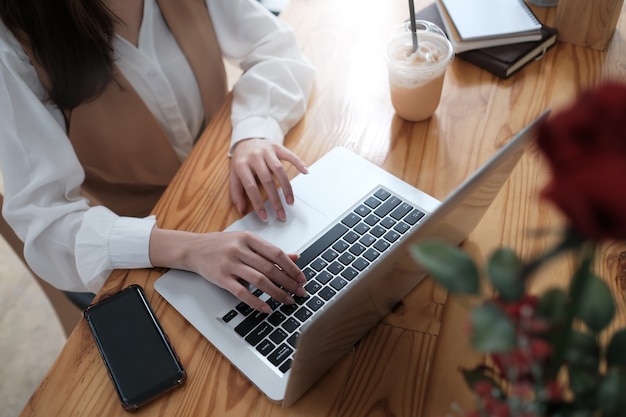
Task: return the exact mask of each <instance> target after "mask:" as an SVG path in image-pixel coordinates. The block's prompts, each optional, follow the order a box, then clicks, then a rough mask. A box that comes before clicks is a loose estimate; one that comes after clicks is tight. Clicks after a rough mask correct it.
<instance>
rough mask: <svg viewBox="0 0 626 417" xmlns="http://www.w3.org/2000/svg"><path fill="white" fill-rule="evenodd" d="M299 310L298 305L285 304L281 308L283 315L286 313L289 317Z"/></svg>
mask: <svg viewBox="0 0 626 417" xmlns="http://www.w3.org/2000/svg"><path fill="white" fill-rule="evenodd" d="M297 309H298V305H297V304H283V305H282V306H280V308H279V310H280V311H282V312H283V313H285V314H286V315H288V316H289V315H291V313H293V312H294V311H296V310H297Z"/></svg>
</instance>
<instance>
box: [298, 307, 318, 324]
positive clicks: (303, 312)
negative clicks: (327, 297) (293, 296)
mask: <svg viewBox="0 0 626 417" xmlns="http://www.w3.org/2000/svg"><path fill="white" fill-rule="evenodd" d="M312 315H313V313H312V312H311V310H309V309H308V308H306V307H301V308H300V309H298V311H296V312H295V313H293V316H294V317H295V318H297V319H298V320H300V321H301V322H303V323H304V322H305V321H307V320H308V319H309V318H311V316H312Z"/></svg>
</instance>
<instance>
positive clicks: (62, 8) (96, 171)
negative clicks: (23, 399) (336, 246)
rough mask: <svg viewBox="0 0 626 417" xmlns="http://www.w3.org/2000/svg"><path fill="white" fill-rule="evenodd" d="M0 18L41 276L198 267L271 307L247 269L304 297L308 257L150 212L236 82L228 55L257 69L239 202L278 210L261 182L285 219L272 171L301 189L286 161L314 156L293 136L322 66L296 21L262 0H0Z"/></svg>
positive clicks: (15, 203) (235, 193)
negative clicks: (300, 264)
mask: <svg viewBox="0 0 626 417" xmlns="http://www.w3.org/2000/svg"><path fill="white" fill-rule="evenodd" d="M0 17H1V19H2V22H3V24H2V25H0V91H1V92H0V168H1V169H2V173H3V177H4V183H5V184H4V186H5V204H4V207H3V215H4V216H5V218H6V219H7V222H8V223H9V224H11V226H12V228H13V229H14V230H15V232H16V233H17V235H18V236H19V237H20V238H21V239H22V240H23V241H24V243H25V256H26V259H27V260H28V262H29V265H30V266H31V268H32V269H33V271H35V273H37V274H38V275H39V276H41V277H42V278H43V279H45V280H47V281H48V282H50V283H51V284H53V285H54V286H56V287H57V288H60V289H63V290H67V291H85V290H89V291H92V292H96V291H98V290H99V288H100V287H101V286H102V285H103V283H104V281H105V280H106V278H107V277H108V275H109V274H110V272H111V271H112V270H113V269H120V268H122V269H123V268H143V267H152V266H160V267H167V268H178V269H185V270H190V271H194V272H196V273H198V274H200V275H202V276H204V277H205V278H206V279H207V280H209V281H210V282H213V283H214V284H216V285H219V286H220V287H223V288H225V289H227V290H228V291H230V292H231V293H233V294H235V295H236V296H237V297H239V298H240V299H241V300H242V301H244V302H246V303H248V304H249V305H251V306H252V307H254V308H256V309H258V310H261V311H266V312H269V311H270V309H269V306H268V305H267V304H265V303H263V302H261V301H260V300H258V299H257V298H255V297H253V296H252V295H251V294H250V293H249V291H248V290H247V288H246V287H245V286H244V285H242V284H241V282H240V279H241V280H244V281H247V282H249V283H251V284H253V285H254V286H256V287H258V288H260V289H262V290H264V291H266V292H267V293H268V294H270V295H271V296H272V297H274V298H275V299H277V300H278V301H281V302H284V303H292V302H293V298H292V295H291V294H296V295H304V294H305V291H304V289H303V288H302V284H303V283H304V281H305V279H304V275H303V274H302V272H301V271H300V270H299V269H298V268H297V266H296V265H295V264H294V262H293V260H294V259H295V255H287V254H285V253H283V252H282V251H281V250H280V249H278V248H277V247H274V246H273V245H270V244H269V243H267V242H265V241H262V240H261V239H260V238H258V237H256V236H254V235H252V234H249V233H245V232H243V233H239V232H233V233H206V234H196V233H188V232H182V231H174V230H164V229H160V228H159V227H158V226H156V220H155V218H154V217H153V216H148V213H149V211H150V209H151V208H152V207H153V205H154V203H155V202H156V200H157V199H158V197H159V195H160V194H161V192H162V191H163V189H164V187H165V186H166V185H167V183H168V182H169V180H170V179H171V178H172V176H173V175H174V173H175V172H176V170H177V169H178V167H179V165H180V163H181V161H182V160H183V159H184V158H185V157H186V156H187V154H188V153H189V151H190V149H191V147H192V146H193V142H194V141H195V140H196V139H197V137H198V136H199V135H200V133H201V132H202V130H203V127H204V126H205V125H206V123H207V122H208V121H209V120H210V118H211V116H212V115H213V113H214V112H215V111H216V110H217V108H218V107H219V106H220V104H221V102H222V100H223V98H224V96H225V94H226V84H225V71H224V67H223V60H222V58H223V57H226V58H228V59H231V60H233V62H236V63H238V64H239V66H240V67H241V68H242V69H243V70H244V73H243V75H242V77H241V79H240V80H239V81H238V82H237V83H236V84H235V86H234V88H233V94H234V100H233V107H232V124H233V132H232V137H231V146H230V157H231V174H230V184H229V186H230V191H231V198H232V201H233V203H234V204H235V206H236V207H237V208H238V210H239V211H240V212H243V211H244V210H245V209H246V198H247V199H249V200H250V202H251V204H252V205H253V207H254V209H255V211H256V213H257V214H258V215H259V217H260V218H261V219H266V218H267V213H266V212H265V210H264V206H263V202H262V201H261V192H260V190H259V187H258V186H257V183H259V184H261V185H262V187H263V188H264V189H265V192H266V193H267V195H268V197H269V199H270V201H271V203H272V205H273V209H274V210H275V212H276V213H277V217H278V218H279V219H284V218H285V214H284V213H285V212H284V209H283V206H282V204H281V200H280V198H279V196H278V192H277V189H276V185H275V183H276V182H278V184H279V185H280V187H281V188H282V190H283V193H284V195H285V201H286V202H287V203H288V204H291V203H292V202H293V193H292V191H291V187H290V186H289V181H288V178H287V176H286V174H285V171H284V169H283V167H282V164H281V161H286V162H289V163H291V164H293V165H294V166H295V167H296V168H297V169H298V170H299V171H300V172H303V173H306V167H305V166H304V164H303V162H302V161H301V160H300V159H299V158H298V157H297V156H296V155H295V154H293V153H292V152H291V151H289V150H288V149H286V148H285V147H284V146H283V145H282V141H283V138H284V135H285V133H286V132H287V131H288V130H289V129H290V128H291V127H292V126H293V125H294V124H295V123H296V122H297V121H298V120H299V119H300V118H301V116H302V114H303V112H304V110H305V105H306V101H307V99H308V96H309V93H310V88H311V84H312V79H313V75H314V71H313V69H312V67H311V66H310V64H309V63H308V61H307V60H306V59H305V58H304V57H302V55H301V54H300V52H299V50H298V47H297V44H296V41H295V38H294V36H293V33H292V32H291V31H290V30H289V28H287V27H285V25H284V24H283V23H282V22H280V21H279V20H278V19H276V18H275V17H274V16H273V15H271V13H269V12H267V11H266V10H265V9H263V8H262V7H261V6H259V4H258V3H257V2H256V1H254V0H93V1H85V0H56V1H51V0H0ZM224 157H227V156H226V155H224ZM257 181H258V182H257ZM280 287H282V288H284V289H285V290H281V289H280Z"/></svg>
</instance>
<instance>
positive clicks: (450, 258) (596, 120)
mask: <svg viewBox="0 0 626 417" xmlns="http://www.w3.org/2000/svg"><path fill="white" fill-rule="evenodd" d="M537 144H538V147H539V149H540V151H541V152H542V154H543V155H544V156H545V157H546V159H547V161H548V162H549V165H550V169H551V177H550V181H549V183H548V184H547V186H546V187H545V188H544V189H543V190H542V191H541V196H542V197H543V198H545V199H546V200H547V201H549V202H550V203H551V204H554V205H555V206H556V207H557V208H558V209H559V210H560V211H561V212H562V213H563V215H564V216H565V218H566V220H567V221H566V226H565V227H564V229H565V230H560V231H553V232H555V233H560V235H559V236H560V237H559V242H558V244H556V245H555V246H554V247H553V248H551V249H550V250H548V251H546V253H542V254H539V255H537V256H536V257H535V258H534V259H530V260H522V259H520V257H518V255H517V254H516V253H515V252H514V251H512V250H510V249H507V248H499V249H497V250H495V251H494V252H493V253H492V254H490V256H489V257H488V259H487V261H486V265H477V263H475V262H474V261H473V260H472V259H471V258H470V257H469V255H468V254H466V253H465V252H463V251H462V250H461V249H460V248H458V247H453V246H449V245H447V244H445V243H443V242H439V241H426V242H422V243H420V244H418V245H416V246H414V247H413V248H412V251H411V253H412V255H413V258H414V259H415V260H416V261H417V262H418V263H420V264H421V265H422V266H424V267H425V268H426V269H427V270H428V271H429V272H430V274H431V276H432V277H433V279H435V280H436V281H437V282H438V283H439V284H440V285H442V286H444V287H445V288H446V289H447V290H448V292H449V293H450V294H452V295H453V296H455V297H465V298H469V299H473V300H474V301H475V303H474V304H472V305H474V306H473V307H471V312H470V314H469V320H470V325H469V329H470V335H469V337H470V341H471V345H472V347H473V349H475V350H476V351H477V352H480V353H483V354H485V356H486V360H485V363H484V364H483V365H480V366H478V367H476V368H474V369H464V370H463V375H464V378H465V381H466V382H467V384H468V385H469V387H470V388H471V389H472V391H473V393H474V394H475V398H476V407H475V408H474V409H472V410H467V411H465V413H466V414H465V416H466V417H625V416H626V328H619V329H617V330H615V331H613V332H612V333H611V334H610V335H609V336H608V337H606V336H605V337H604V338H602V340H606V342H604V343H603V342H601V338H600V333H601V332H603V330H606V329H607V327H608V326H609V324H610V323H611V322H612V321H613V318H614V316H615V312H616V303H615V301H614V298H613V295H612V293H611V290H610V288H609V287H608V286H607V284H606V283H605V281H604V280H603V279H601V278H600V277H598V276H597V275H596V274H594V261H597V258H598V257H599V251H598V247H599V245H600V244H602V243H603V242H607V241H626V186H624V184H622V181H623V180H625V179H626V85H624V84H620V83H617V82H613V81H607V82H604V83H603V84H601V85H598V86H596V87H594V88H593V89H589V90H587V91H586V92H584V93H583V94H581V95H580V97H579V98H578V99H577V100H576V101H575V102H574V103H573V104H572V105H571V106H570V107H569V108H566V109H564V110H562V111H560V112H559V113H557V114H554V115H553V117H551V118H549V119H547V120H546V121H545V122H544V123H543V124H542V125H541V126H540V127H539V129H538V132H537ZM563 255H569V256H572V257H573V258H572V259H574V260H575V261H576V268H575V271H574V273H573V275H572V276H571V279H570V280H569V283H568V285H567V286H566V287H565V288H554V289H549V290H547V291H545V292H544V293H542V294H540V295H538V296H535V295H531V294H530V293H529V292H528V284H529V281H530V280H531V279H532V278H533V275H534V274H535V273H536V272H537V271H538V270H539V269H540V268H541V267H542V266H545V265H546V264H547V263H549V262H551V261H553V260H554V259H555V258H556V257H557V256H563ZM484 288H487V291H489V295H486V294H484V292H483V291H482V290H481V289H484ZM494 294H495V295H494Z"/></svg>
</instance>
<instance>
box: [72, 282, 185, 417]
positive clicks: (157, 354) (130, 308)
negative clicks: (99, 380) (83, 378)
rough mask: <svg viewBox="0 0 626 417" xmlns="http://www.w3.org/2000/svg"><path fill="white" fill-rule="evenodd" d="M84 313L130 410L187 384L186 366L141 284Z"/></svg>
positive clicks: (122, 398)
mask: <svg viewBox="0 0 626 417" xmlns="http://www.w3.org/2000/svg"><path fill="white" fill-rule="evenodd" d="M83 315H84V317H85V319H86V320H87V323H88V324H89V328H90V330H91V334H92V335H93V338H94V340H95V342H96V345H97V346H98V350H99V351H100V355H101V356H102V359H103V360H104V364H105V365H106V368H107V371H108V373H109V376H110V377H111V380H112V381H113V385H115V389H116V390H117V394H118V396H119V398H120V401H121V403H122V406H123V407H124V408H125V409H126V410H128V411H134V410H136V409H137V408H139V407H141V406H142V405H145V404H147V403H148V402H150V401H152V400H153V399H155V398H157V397H158V396H160V395H161V394H164V393H165V392H167V391H170V390H172V389H174V388H176V387H179V386H181V385H183V384H184V382H185V379H186V372H185V369H184V368H183V366H182V364H181V363H180V360H179V358H178V356H177V355H176V352H175V351H174V349H173V348H172V346H171V345H170V342H169V340H168V338H167V336H166V335H165V332H163V329H162V328H161V325H160V323H159V321H158V319H157V317H156V316H155V314H154V312H153V311H152V308H151V307H150V304H149V303H148V300H147V299H146V297H145V294H144V291H143V289H142V288H141V286H139V285H136V284H132V285H130V286H128V287H126V288H125V289H123V290H121V291H119V292H117V293H115V294H113V295H111V296H108V297H106V298H104V299H102V300H101V301H98V302H96V303H94V304H91V305H89V306H88V307H87V308H85V311H84V313H83Z"/></svg>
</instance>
